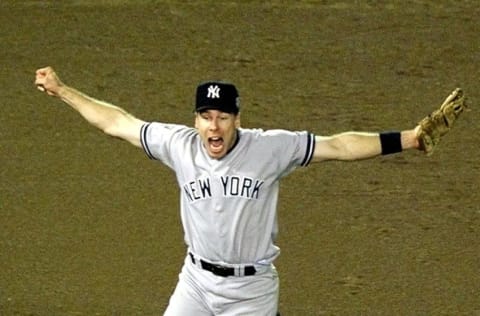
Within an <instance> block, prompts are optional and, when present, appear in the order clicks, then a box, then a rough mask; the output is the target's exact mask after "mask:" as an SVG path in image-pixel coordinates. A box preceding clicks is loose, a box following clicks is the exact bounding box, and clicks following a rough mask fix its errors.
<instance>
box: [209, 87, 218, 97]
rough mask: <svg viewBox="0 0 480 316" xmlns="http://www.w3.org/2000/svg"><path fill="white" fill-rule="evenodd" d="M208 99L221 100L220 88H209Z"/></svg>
mask: <svg viewBox="0 0 480 316" xmlns="http://www.w3.org/2000/svg"><path fill="white" fill-rule="evenodd" d="M207 98H212V99H215V98H216V99H219V98H220V88H219V87H218V86H210V87H208V94H207Z"/></svg>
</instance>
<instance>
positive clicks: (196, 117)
mask: <svg viewBox="0 0 480 316" xmlns="http://www.w3.org/2000/svg"><path fill="white" fill-rule="evenodd" d="M194 126H195V128H198V113H195V124H194Z"/></svg>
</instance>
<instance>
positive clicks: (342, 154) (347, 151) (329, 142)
mask: <svg viewBox="0 0 480 316" xmlns="http://www.w3.org/2000/svg"><path fill="white" fill-rule="evenodd" d="M417 129H418V127H417V128H415V129H412V130H405V131H402V132H391V133H362V132H345V133H340V134H336V135H332V136H316V139H315V141H316V142H315V152H314V154H313V159H312V162H320V161H325V160H360V159H367V158H373V157H376V156H378V155H381V154H382V153H383V154H387V153H393V152H398V151H403V150H406V149H418V148H419V143H418V139H417Z"/></svg>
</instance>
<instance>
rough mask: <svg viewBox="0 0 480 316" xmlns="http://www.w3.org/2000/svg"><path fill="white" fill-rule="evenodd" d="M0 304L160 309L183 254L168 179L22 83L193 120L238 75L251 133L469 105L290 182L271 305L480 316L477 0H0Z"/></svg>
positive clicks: (414, 115) (407, 117)
mask: <svg viewBox="0 0 480 316" xmlns="http://www.w3.org/2000/svg"><path fill="white" fill-rule="evenodd" d="M0 12H1V13H2V14H0V35H1V37H0V38H1V47H2V49H1V50H0V64H1V67H2V73H1V76H0V87H1V88H0V100H1V101H0V102H1V104H2V106H1V109H2V115H1V117H0V131H1V138H0V148H1V153H2V156H1V157H2V158H1V163H2V168H1V169H0V175H1V179H2V181H1V184H0V210H1V219H0V271H1V272H0V315H7V316H9V315H30V316H43V315H45V316H47V315H49V316H50V315H52V316H57V315H68V316H73V315H122V316H123V315H126V316H128V315H161V314H162V312H163V310H164V308H165V306H166V304H167V303H168V298H169V296H170V294H171V292H172V290H173V287H174V286H175V284H176V282H177V275H178V272H179V270H180V267H181V264H182V261H183V258H184V255H185V247H184V244H183V240H182V230H181V227H180V221H179V215H178V189H177V187H176V183H175V179H174V177H173V174H172V172H171V171H170V170H169V169H167V168H166V167H165V166H163V165H160V164H158V163H155V162H153V161H150V160H148V159H147V157H146V156H145V154H144V153H142V152H141V150H138V149H135V148H133V147H131V146H130V145H128V144H126V143H123V142H120V141H118V140H113V139H110V138H108V137H106V136H104V135H102V134H101V133H100V132H98V131H97V130H95V129H94V128H92V127H90V126H89V125H88V124H86V123H85V122H84V121H82V120H81V119H80V117H79V116H78V114H76V113H75V112H74V111H72V110H71V109H69V108H68V107H67V106H64V105H63V104H62V103H60V102H59V101H58V100H55V99H52V98H49V97H47V96H44V95H42V94H40V93H39V92H37V91H36V89H35V88H34V86H33V79H34V72H35V70H36V69H37V68H39V67H42V66H46V65H51V66H53V67H55V68H56V70H57V71H58V73H59V75H60V76H61V77H62V79H63V80H64V81H66V82H67V83H69V84H71V85H73V86H75V87H77V88H78V89H80V90H82V91H84V92H87V93H88V94H90V95H93V96H95V97H98V98H100V99H105V100H108V101H110V102H112V103H114V104H117V105H120V106H122V107H124V108H126V109H127V110H129V111H130V112H132V113H133V114H135V115H136V116H138V117H141V118H143V119H145V120H159V121H167V122H174V123H183V124H188V125H190V124H192V123H193V116H192V104H193V96H194V89H195V87H196V85H197V83H198V82H201V81H204V80H206V79H225V80H229V81H233V82H234V83H236V84H237V86H238V87H239V90H240V94H241V96H242V106H243V114H242V123H243V125H244V126H245V127H261V128H265V129H270V128H285V129H291V130H304V129H306V130H310V131H312V132H314V133H316V134H319V135H322V134H331V133H336V132H340V131H344V130H351V129H354V130H385V129H402V128H410V127H413V126H414V124H415V123H416V122H417V121H418V120H419V119H420V118H421V117H423V116H424V115H425V114H427V113H429V112H430V111H431V110H432V109H433V108H435V107H436V106H438V105H439V104H440V103H441V102H442V101H443V99H444V98H445V97H446V96H447V95H448V93H450V91H451V90H453V89H454V88H455V87H457V86H460V87H462V88H463V89H464V90H465V92H466V94H467V95H468V97H469V100H470V104H471V107H472V111H470V112H469V113H468V114H467V115H465V116H464V117H462V119H461V120H460V121H459V123H458V126H457V127H456V129H455V130H454V131H453V132H452V133H451V134H449V135H447V136H446V137H445V139H444V140H442V143H441V144H440V147H439V148H438V151H437V152H436V153H435V154H434V155H433V156H432V157H428V158H427V157H425V156H423V155H422V154H420V153H417V152H408V153H405V154H401V155H393V156H388V157H380V158H376V159H373V160H369V161H362V162H351V163H340V162H329V163H325V164H319V165H315V166H310V167H308V168H306V169H302V170H298V171H296V172H295V173H293V174H292V175H290V176H289V177H288V178H287V179H285V180H284V182H283V185H282V188H281V198H280V207H279V224H280V237H279V240H278V244H279V246H280V247H281V248H282V255H281V256H280V258H279V259H278V260H277V262H276V265H277V267H278V270H279V273H280V280H281V292H280V295H281V298H280V310H281V312H282V315H283V316H285V315H286V316H290V315H480V299H479V293H480V196H479V189H478V185H479V184H480V162H479V159H478V156H479V153H480V148H479V147H478V139H479V136H478V131H477V126H478V123H475V122H478V121H479V114H478V113H479V111H478V105H479V103H478V100H479V99H480V84H479V80H478V78H479V77H480V53H479V48H480V36H479V34H478V30H479V29H478V16H480V6H479V5H478V3H477V2H476V1H446V0H439V1H434V0H432V1H426V0H425V1H421V0H410V1H403V2H401V1H393V0H385V1H280V0H276V1H253V0H251V1H196V2H193V1H192V2H184V1H178V0H170V1H147V0H144V1H113V0H111V1H106V0H105V1H86V0H77V1H75V0H70V1H14V0H2V1H1V2H0Z"/></svg>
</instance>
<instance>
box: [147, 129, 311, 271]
mask: <svg viewBox="0 0 480 316" xmlns="http://www.w3.org/2000/svg"><path fill="white" fill-rule="evenodd" d="M141 143H142V146H143V149H144V150H145V152H146V153H147V155H148V156H149V157H150V158H151V159H155V160H159V161H161V162H163V163H164V164H165V165H167V166H168V167H170V168H171V169H173V170H174V171H175V173H176V177H177V181H178V185H179V187H180V211H181V220H182V224H183V229H184V233H185V243H186V244H187V246H188V248H189V250H190V251H191V252H193V253H194V254H196V255H198V256H200V257H203V258H205V259H207V260H210V261H212V262H223V263H227V264H269V263H271V262H273V260H274V259H275V258H276V257H277V256H278V255H279V248H278V247H277V246H276V245H275V238H276V235H277V231H278V228H277V214H276V208H277V201H278V190H279V180H280V179H281V178H282V177H284V176H285V175H287V174H288V173H290V172H291V171H293V170H294V169H295V168H296V167H298V166H306V165H308V163H309V162H310V160H311V158H312V156H313V151H314V147H315V137H314V135H313V134H311V133H308V132H306V131H303V132H291V131H286V130H270V131H263V130H261V129H243V128H240V129H238V137H237V143H236V144H235V145H234V147H233V148H232V149H231V150H230V152H229V153H228V154H227V155H226V156H225V157H223V158H221V159H213V158H211V157H210V156H209V155H208V153H207V151H206V149H205V147H204V145H203V143H202V140H201V138H200V136H199V135H198V133H197V131H196V129H194V128H191V127H187V126H183V125H176V124H164V123H157V122H152V123H146V124H144V125H143V127H142V129H141Z"/></svg>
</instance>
